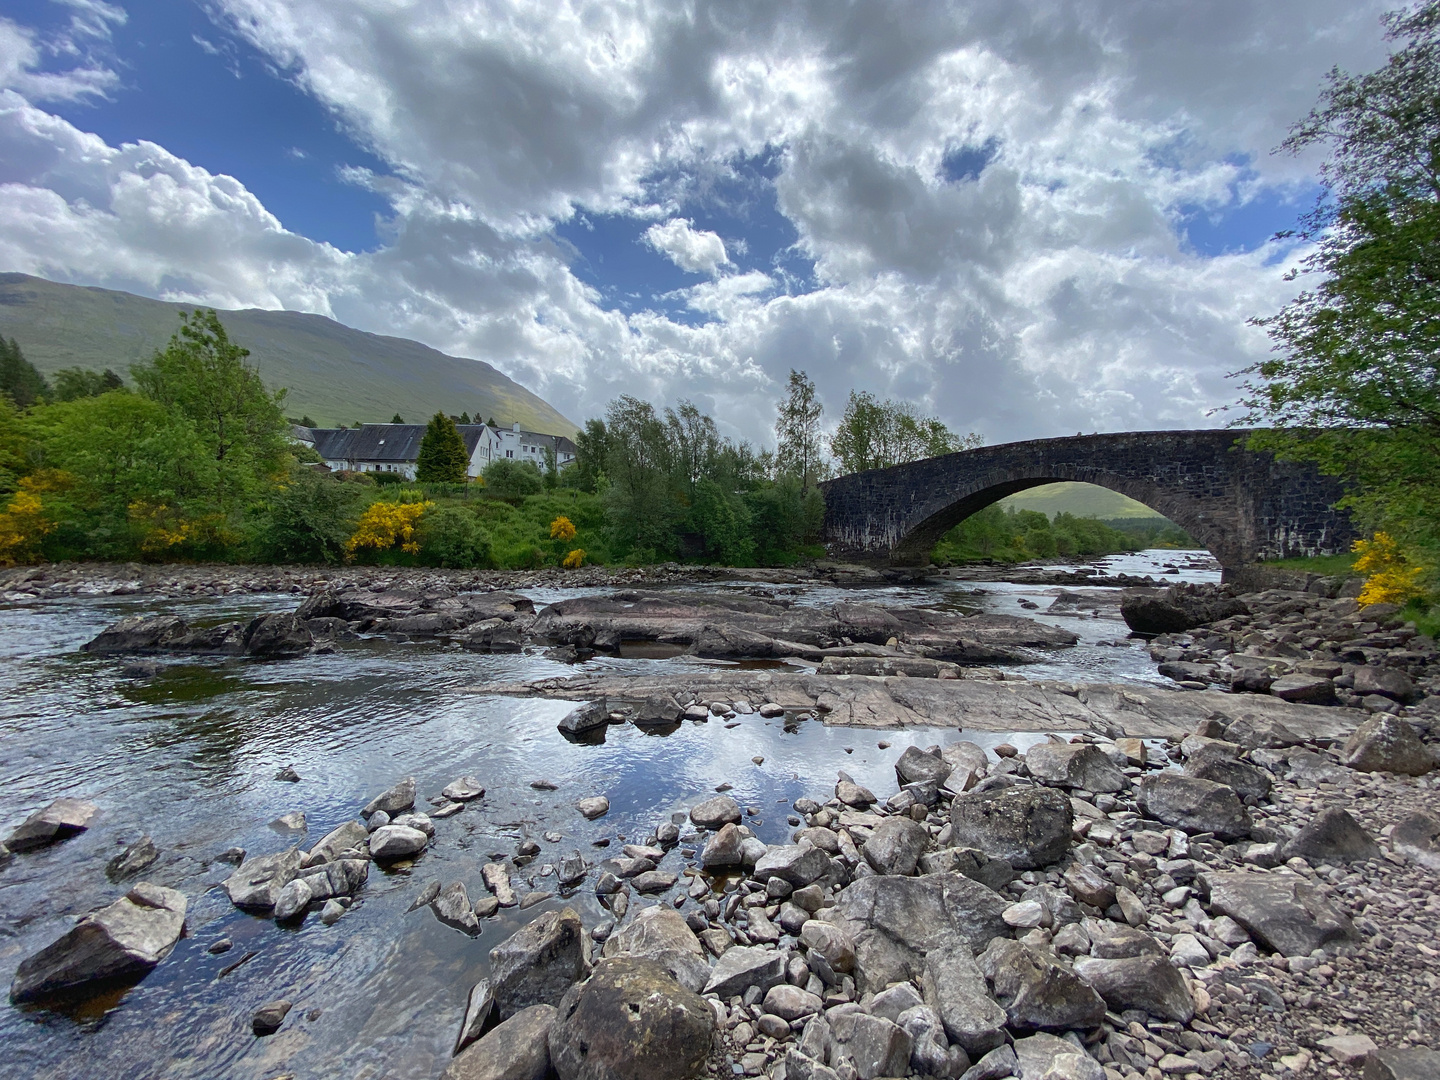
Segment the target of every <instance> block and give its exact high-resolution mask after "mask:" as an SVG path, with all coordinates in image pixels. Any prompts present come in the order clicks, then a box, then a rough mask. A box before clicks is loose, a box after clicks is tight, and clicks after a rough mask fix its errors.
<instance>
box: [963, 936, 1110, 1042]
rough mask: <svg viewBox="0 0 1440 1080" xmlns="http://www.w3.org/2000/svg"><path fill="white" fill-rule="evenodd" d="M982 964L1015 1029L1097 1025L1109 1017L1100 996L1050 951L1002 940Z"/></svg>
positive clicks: (992, 945) (984, 955) (992, 946)
mask: <svg viewBox="0 0 1440 1080" xmlns="http://www.w3.org/2000/svg"><path fill="white" fill-rule="evenodd" d="M978 963H979V967H980V970H981V971H982V972H984V974H985V977H986V979H988V980H989V981H990V984H991V986H992V987H993V989H994V992H995V1000H996V1001H997V1002H998V1003H999V1004H1000V1005H1001V1006H1002V1007H1003V1008H1004V1009H1005V1014H1006V1018H1007V1019H1008V1021H1009V1024H1010V1026H1011V1027H1018V1028H1028V1029H1034V1028H1079V1027H1094V1026H1095V1025H1096V1024H1098V1023H1100V1021H1101V1020H1103V1019H1104V1017H1105V1002H1104V1001H1103V1000H1102V999H1101V997H1100V995H1099V994H1097V993H1096V992H1095V990H1094V989H1093V988H1092V987H1091V986H1090V984H1089V983H1087V982H1086V981H1085V980H1084V979H1082V978H1081V977H1080V976H1079V975H1077V974H1076V973H1075V971H1074V970H1073V969H1072V968H1071V967H1070V966H1069V965H1068V964H1065V963H1063V962H1062V961H1061V960H1059V959H1058V958H1057V957H1056V956H1054V955H1053V954H1051V953H1049V952H1048V951H1046V950H1043V949H1037V948H1032V947H1031V946H1029V945H1024V944H1022V943H1020V942H1018V941H1013V940H1009V939H1006V938H997V939H996V940H995V941H992V942H991V943H990V947H989V948H987V949H986V950H985V951H984V952H983V953H981V954H980V956H979V958H978Z"/></svg>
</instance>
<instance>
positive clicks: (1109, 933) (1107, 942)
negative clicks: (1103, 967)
mask: <svg viewBox="0 0 1440 1080" xmlns="http://www.w3.org/2000/svg"><path fill="white" fill-rule="evenodd" d="M1081 925H1082V926H1083V927H1084V929H1085V934H1086V936H1087V937H1089V939H1090V955H1091V956H1098V957H1101V958H1102V959H1105V960H1122V959H1125V958H1127V957H1131V956H1147V955H1148V956H1164V955H1165V950H1164V949H1163V948H1161V947H1160V942H1158V941H1156V940H1155V939H1154V938H1153V937H1151V936H1150V935H1149V934H1147V933H1145V931H1143V930H1137V929H1135V928H1134V927H1133V926H1126V925H1125V924H1124V923H1118V922H1111V921H1110V920H1108V919H1085V920H1084V921H1083V923H1082V924H1081Z"/></svg>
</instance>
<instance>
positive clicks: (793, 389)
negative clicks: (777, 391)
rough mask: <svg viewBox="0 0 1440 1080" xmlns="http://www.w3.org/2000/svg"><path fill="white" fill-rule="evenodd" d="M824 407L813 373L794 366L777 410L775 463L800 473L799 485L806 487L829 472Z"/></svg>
mask: <svg viewBox="0 0 1440 1080" xmlns="http://www.w3.org/2000/svg"><path fill="white" fill-rule="evenodd" d="M824 411H825V407H824V406H823V405H821V404H820V398H819V395H817V394H816V392H815V384H814V383H813V382H811V381H810V377H809V376H808V375H806V374H805V372H803V371H796V370H795V369H794V368H791V369H790V380H789V382H788V384H787V385H786V396H785V399H784V400H783V401H781V402H780V405H779V407H778V409H777V410H776V417H775V442H776V447H777V449H776V451H775V466H776V469H777V470H778V471H780V472H782V473H793V474H794V475H795V476H798V477H800V486H801V487H802V488H804V489H806V490H807V491H808V490H809V489H810V487H811V486H812V485H814V484H815V483H816V482H817V481H819V480H823V479H825V477H826V476H827V475H828V474H829V469H830V466H829V462H827V461H826V460H825V451H824V449H823V447H822V446H821V438H820V417H821V415H822V414H823V413H824Z"/></svg>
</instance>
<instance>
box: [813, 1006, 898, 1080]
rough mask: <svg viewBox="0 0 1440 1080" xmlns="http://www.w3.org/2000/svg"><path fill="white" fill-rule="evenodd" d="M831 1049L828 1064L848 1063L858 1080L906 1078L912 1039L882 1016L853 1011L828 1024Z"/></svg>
mask: <svg viewBox="0 0 1440 1080" xmlns="http://www.w3.org/2000/svg"><path fill="white" fill-rule="evenodd" d="M831 1032H832V1038H833V1039H834V1044H835V1045H834V1049H833V1050H832V1058H831V1060H833V1061H835V1062H836V1063H837V1072H841V1071H842V1070H840V1069H839V1068H838V1063H840V1062H842V1061H844V1060H846V1059H847V1058H848V1059H849V1061H850V1063H851V1064H852V1066H853V1067H854V1072H855V1075H856V1076H858V1077H859V1078H860V1080H877V1078H878V1077H890V1076H905V1075H906V1074H907V1073H908V1072H909V1066H910V1052H911V1050H912V1049H914V1039H912V1038H911V1036H910V1033H909V1032H908V1031H906V1030H905V1029H904V1028H902V1027H901V1026H900V1025H899V1024H895V1023H892V1022H891V1021H889V1020H886V1019H885V1018H884V1017H883V1016H870V1015H867V1014H866V1013H863V1012H860V1011H859V1010H855V1011H853V1012H844V1013H840V1014H838V1015H837V1016H835V1018H834V1020H833V1022H832V1023H831Z"/></svg>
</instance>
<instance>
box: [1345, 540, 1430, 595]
mask: <svg viewBox="0 0 1440 1080" xmlns="http://www.w3.org/2000/svg"><path fill="white" fill-rule="evenodd" d="M1350 550H1351V551H1353V552H1355V554H1356V556H1357V558H1356V559H1355V570H1356V571H1357V572H1358V573H1360V574H1363V575H1364V577H1365V587H1364V588H1363V589H1361V590H1360V603H1361V605H1362V606H1363V605H1365V604H1403V603H1405V602H1406V601H1408V600H1411V599H1413V598H1414V597H1416V596H1419V595H1420V594H1421V593H1422V592H1423V591H1424V590H1423V589H1422V588H1421V586H1420V579H1421V578H1422V577H1423V576H1424V573H1425V568H1424V567H1423V566H1415V565H1413V564H1411V563H1409V562H1407V561H1406V558H1405V552H1403V551H1402V550H1401V549H1400V545H1399V544H1397V543H1396V542H1395V540H1394V538H1393V537H1391V536H1390V534H1389V533H1384V532H1377V533H1376V534H1375V535H1374V537H1373V538H1371V539H1369V540H1356V541H1355V543H1354V544H1353V545H1351V548H1350Z"/></svg>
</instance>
